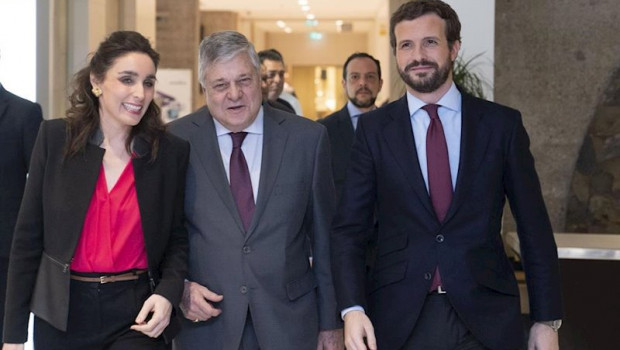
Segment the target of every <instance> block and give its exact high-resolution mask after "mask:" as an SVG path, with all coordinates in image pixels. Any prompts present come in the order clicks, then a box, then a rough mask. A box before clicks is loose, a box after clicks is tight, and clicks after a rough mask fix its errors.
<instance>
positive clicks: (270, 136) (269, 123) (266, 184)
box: [246, 107, 288, 240]
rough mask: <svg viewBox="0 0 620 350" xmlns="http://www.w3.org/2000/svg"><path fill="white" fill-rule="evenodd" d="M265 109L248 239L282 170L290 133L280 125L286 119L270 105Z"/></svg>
mask: <svg viewBox="0 0 620 350" xmlns="http://www.w3.org/2000/svg"><path fill="white" fill-rule="evenodd" d="M263 110H264V127H263V157H262V162H261V170H260V180H259V185H258V195H257V197H258V198H257V199H256V209H255V211H254V216H253V217H252V223H251V224H250V227H249V229H248V233H247V235H246V240H247V239H248V238H249V237H250V235H251V234H252V233H253V232H254V230H255V228H256V225H257V223H258V222H259V218H260V217H261V215H263V213H264V211H265V207H266V206H267V202H268V200H269V197H270V196H271V193H272V192H273V187H274V184H275V180H276V178H277V176H278V172H279V171H280V165H281V164H282V157H283V155H284V149H285V146H286V140H287V138H288V133H287V132H286V130H285V129H284V128H283V127H282V126H281V125H280V124H282V123H283V122H284V121H285V119H284V118H283V117H282V116H281V115H280V114H279V113H276V111H274V110H273V109H271V108H269V107H264V109H263Z"/></svg>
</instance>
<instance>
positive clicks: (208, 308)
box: [181, 281, 224, 322]
mask: <svg viewBox="0 0 620 350" xmlns="http://www.w3.org/2000/svg"><path fill="white" fill-rule="evenodd" d="M222 299H224V296H222V295H219V294H216V293H213V292H212V291H210V290H209V289H207V288H206V287H204V286H201V285H200V284H198V283H196V282H190V281H186V282H185V288H184V289H183V299H182V300H181V311H183V315H184V316H185V318H187V319H188V320H190V321H193V322H199V321H206V320H208V319H210V318H211V317H217V316H219V315H220V314H221V313H222V310H220V309H216V308H215V307H213V305H211V303H217V302H220V301H222ZM209 302H211V303H209Z"/></svg>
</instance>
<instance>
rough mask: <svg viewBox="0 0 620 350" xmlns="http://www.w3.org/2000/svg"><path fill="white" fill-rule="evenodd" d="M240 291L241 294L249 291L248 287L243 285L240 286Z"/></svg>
mask: <svg viewBox="0 0 620 350" xmlns="http://www.w3.org/2000/svg"><path fill="white" fill-rule="evenodd" d="M239 291H240V292H241V294H247V293H248V287H246V286H241V288H239Z"/></svg>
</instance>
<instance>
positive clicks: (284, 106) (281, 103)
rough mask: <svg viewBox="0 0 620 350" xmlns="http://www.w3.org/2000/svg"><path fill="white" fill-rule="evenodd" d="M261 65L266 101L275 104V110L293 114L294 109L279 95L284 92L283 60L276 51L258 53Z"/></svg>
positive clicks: (284, 71) (284, 70)
mask: <svg viewBox="0 0 620 350" xmlns="http://www.w3.org/2000/svg"><path fill="white" fill-rule="evenodd" d="M258 58H259V60H260V64H261V70H262V76H263V77H265V79H264V82H263V85H264V87H263V89H264V90H265V93H266V95H267V100H268V101H269V102H270V103H272V104H275V106H276V108H278V109H281V110H284V111H287V112H290V113H293V114H295V108H293V106H292V105H291V104H290V103H289V102H288V101H286V100H285V99H283V98H280V94H282V91H283V90H284V75H285V74H286V67H285V66H284V58H283V57H282V54H281V53H280V52H279V51H277V50H276V49H268V50H263V51H259V52H258Z"/></svg>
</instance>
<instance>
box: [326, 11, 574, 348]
mask: <svg viewBox="0 0 620 350" xmlns="http://www.w3.org/2000/svg"><path fill="white" fill-rule="evenodd" d="M460 28H461V24H460V22H459V19H458V16H457V14H456V13H455V12H454V10H453V9H452V8H451V7H450V6H449V5H447V4H446V3H444V2H442V1H438V0H419V1H410V2H407V3H404V4H403V5H401V6H400V7H399V8H398V10H397V11H396V12H394V14H392V17H391V20H390V43H391V46H392V49H393V53H394V55H395V59H396V64H397V68H398V72H399V73H400V76H401V78H402V79H403V81H404V82H405V84H406V88H407V91H406V94H405V96H403V97H402V98H400V99H399V100H397V101H394V102H392V103H390V104H388V105H386V106H384V107H382V108H379V109H377V110H374V111H371V112H368V113H366V114H364V115H362V116H361V117H360V118H359V121H358V123H357V131H356V138H355V142H354V144H353V150H352V152H351V160H350V163H349V170H348V173H347V180H346V181H345V183H344V185H343V193H342V199H341V201H340V205H339V208H338V213H337V215H336V218H335V220H334V225H333V230H332V236H331V237H332V267H333V272H334V283H335V286H336V295H337V298H338V303H339V309H340V310H341V314H342V317H343V319H344V322H345V345H346V347H347V349H349V350H360V349H438V350H454V349H457V350H459V349H463V350H464V349H468V350H473V349H476V350H482V349H492V350H500V349H501V350H507V349H515V350H516V349H522V348H523V347H522V346H523V344H522V342H523V334H524V332H523V329H522V328H523V323H522V317H521V308H520V305H519V301H520V298H519V289H518V286H517V282H516V279H515V275H514V271H513V270H512V266H511V264H510V262H509V260H508V258H507V256H506V252H505V249H504V245H503V241H502V236H501V227H502V212H503V209H504V204H505V202H506V200H508V202H509V203H510V207H511V211H512V213H513V214H514V217H515V220H516V223H517V231H518V235H519V241H520V244H521V255H522V258H523V266H524V268H525V273H526V278H527V287H528V295H529V301H530V305H529V306H530V316H531V318H532V319H533V321H534V324H533V326H532V327H531V329H530V331H529V341H528V349H529V350H557V349H558V347H559V346H558V333H557V331H558V329H559V326H560V324H561V318H562V306H561V305H562V301H561V293H560V275H559V268H558V255H557V247H556V244H555V241H554V237H553V232H552V228H551V224H550V221H549V217H548V214H547V210H546V207H545V203H544V201H543V197H542V193H541V188H540V183H539V180H538V175H537V173H536V169H535V166H534V159H533V157H532V154H531V153H530V150H529V138H528V135H527V133H526V131H525V128H524V127H523V123H522V120H521V114H520V113H519V112H518V111H517V110H514V109H511V108H508V107H505V106H502V105H499V104H495V103H492V102H489V101H485V100H482V99H478V98H475V97H473V96H471V95H469V94H467V93H464V92H462V91H460V90H459V88H458V86H456V85H455V83H454V81H453V76H452V74H453V71H452V70H453V68H452V67H453V63H454V60H455V59H456V58H457V55H458V52H459V49H460V46H461V41H460ZM375 219H376V221H377V227H378V238H377V258H376V261H375V266H374V269H373V271H372V273H371V275H372V278H371V283H370V287H369V288H368V290H366V288H365V286H366V284H365V282H366V280H365V269H364V267H365V264H364V262H365V259H364V258H365V256H364V252H365V248H366V246H367V237H366V235H364V234H363V233H364V232H367V230H369V229H371V227H372V225H373V224H374V220H375Z"/></svg>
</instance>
